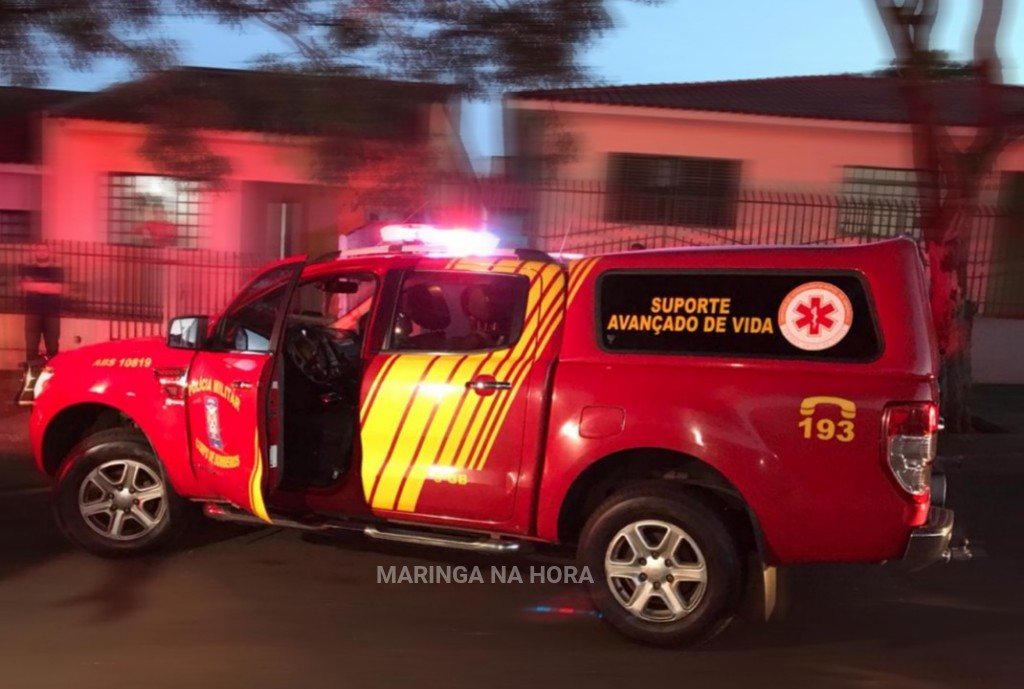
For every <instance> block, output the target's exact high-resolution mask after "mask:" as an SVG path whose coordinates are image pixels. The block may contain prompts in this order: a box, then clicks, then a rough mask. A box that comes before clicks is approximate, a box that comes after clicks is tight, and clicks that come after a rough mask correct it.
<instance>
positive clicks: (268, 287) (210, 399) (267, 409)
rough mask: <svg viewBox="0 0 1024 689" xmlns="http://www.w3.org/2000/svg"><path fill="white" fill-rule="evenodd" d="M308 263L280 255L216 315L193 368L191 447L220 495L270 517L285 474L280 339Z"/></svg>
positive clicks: (211, 487)
mask: <svg viewBox="0 0 1024 689" xmlns="http://www.w3.org/2000/svg"><path fill="white" fill-rule="evenodd" d="M303 265H304V263H303V261H302V260H301V259H294V260H289V261H287V262H284V263H278V264H275V265H274V266H272V267H271V268H268V269H267V270H266V271H265V272H263V273H261V274H260V275H258V276H257V277H256V278H255V279H254V280H252V281H251V282H250V283H249V284H248V285H247V286H246V287H245V288H244V289H243V290H242V292H241V293H240V294H239V295H238V297H237V298H236V299H235V301H234V302H233V303H232V304H231V306H229V307H228V308H227V310H225V312H224V314H223V315H222V316H221V317H220V319H219V320H218V321H217V324H216V327H215V329H214V332H213V335H212V336H211V338H210V341H209V342H208V343H207V345H206V346H205V347H204V348H203V351H201V352H199V353H198V354H197V355H196V358H195V359H194V360H193V362H192V366H191V368H190V369H189V376H188V398H187V402H186V406H187V410H188V422H189V440H190V452H191V457H192V466H193V467H194V469H195V471H196V475H197V476H198V477H199V479H200V480H201V481H202V483H203V484H204V485H205V486H206V487H207V489H208V490H209V491H210V493H211V494H212V496H213V497H216V498H221V499H223V500H226V501H228V502H230V503H231V504H233V505H235V506H236V507H239V508H241V509H244V510H247V511H249V512H251V513H252V514H254V515H256V516H258V517H260V518H261V519H264V520H267V521H269V517H268V515H267V509H266V505H265V501H264V496H265V494H267V493H269V492H270V491H272V490H273V489H274V488H275V487H276V486H277V483H278V482H279V477H280V473H281V466H280V459H281V453H280V445H279V443H280V436H281V434H280V424H281V416H280V414H281V410H280V408H279V406H278V399H279V397H280V396H279V394H278V386H277V380H276V375H275V370H276V359H277V352H278V349H279V347H278V343H279V342H280V340H281V336H282V330H283V327H284V326H283V324H284V317H285V313H286V311H287V307H288V303H289V300H290V299H291V294H292V292H293V291H294V289H295V285H296V283H297V279H298V276H299V274H300V273H301V271H302V267H303Z"/></svg>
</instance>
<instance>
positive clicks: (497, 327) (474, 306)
mask: <svg viewBox="0 0 1024 689" xmlns="http://www.w3.org/2000/svg"><path fill="white" fill-rule="evenodd" d="M460 301H461V304H462V312H463V313H464V314H465V315H466V318H467V319H468V320H469V323H470V327H471V331H470V332H469V333H467V334H466V335H464V336H462V337H459V338H454V339H455V340H456V341H455V342H453V343H452V344H453V345H454V348H456V349H459V350H472V349H491V348H493V347H500V346H502V345H504V344H506V342H505V341H504V340H505V329H504V328H503V327H502V323H503V322H505V319H506V318H507V317H508V312H507V309H505V308H504V305H503V304H502V303H501V301H500V300H499V299H498V295H497V294H495V290H494V289H493V288H492V287H490V286H489V285H470V286H469V287H467V288H466V289H465V290H463V291H462V295H461V298H460Z"/></svg>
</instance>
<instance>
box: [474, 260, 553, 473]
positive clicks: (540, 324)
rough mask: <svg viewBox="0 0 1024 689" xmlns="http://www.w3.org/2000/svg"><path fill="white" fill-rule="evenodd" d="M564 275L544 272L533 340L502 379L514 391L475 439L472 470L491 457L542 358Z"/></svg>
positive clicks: (536, 292)
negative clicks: (542, 346)
mask: <svg viewBox="0 0 1024 689" xmlns="http://www.w3.org/2000/svg"><path fill="white" fill-rule="evenodd" d="M560 273H561V270H560V269H559V268H558V267H557V266H548V267H546V268H544V269H542V270H541V271H540V273H539V279H537V280H536V281H535V282H534V286H533V290H532V291H533V294H532V295H531V300H530V302H531V305H532V304H535V303H538V302H540V301H541V299H542V298H543V303H540V304H538V306H539V308H538V311H537V313H536V314H535V316H534V318H533V319H532V321H533V322H532V323H531V324H530V337H529V339H528V340H527V339H526V338H524V339H523V342H524V344H525V346H524V347H523V349H522V350H521V351H520V352H517V356H515V357H513V358H510V360H509V361H508V362H507V365H506V366H505V367H503V369H502V374H501V379H502V380H508V381H509V382H511V383H512V388H511V389H510V390H509V391H508V392H507V393H501V395H500V396H499V398H498V399H496V400H495V402H494V408H493V412H491V416H490V418H488V419H485V421H484V426H485V427H483V428H482V435H480V436H477V437H476V438H475V439H474V445H473V450H472V455H471V457H470V459H469V461H468V462H467V466H468V467H469V468H470V469H477V468H478V467H479V465H480V463H481V461H482V458H483V457H484V456H486V455H487V454H489V452H490V448H491V447H492V446H493V444H494V439H495V438H496V437H497V436H498V431H499V430H500V428H501V427H502V425H503V424H504V422H505V417H506V416H507V414H508V410H509V409H510V408H511V405H512V404H513V402H514V400H515V399H516V398H517V396H518V395H519V392H520V389H521V387H522V384H523V382H524V381H525V380H526V378H527V377H528V375H529V371H530V370H531V369H532V366H533V362H534V361H535V360H536V359H537V357H538V356H539V353H540V351H541V350H540V349H539V348H538V344H539V342H538V337H539V335H540V333H542V332H543V328H544V325H545V323H546V322H547V320H548V318H549V316H548V315H545V314H548V313H549V312H548V310H547V309H548V307H549V306H550V304H551V298H552V296H553V295H554V294H557V293H558V292H559V291H560V290H559V288H558V287H557V285H553V283H552V280H555V279H556V278H558V277H559V276H560ZM552 285H553V286H552ZM548 286H552V288H551V289H550V290H549V291H548V292H547V296H546V297H543V295H544V292H545V288H547V287H548Z"/></svg>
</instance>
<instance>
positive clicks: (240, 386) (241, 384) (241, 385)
mask: <svg viewBox="0 0 1024 689" xmlns="http://www.w3.org/2000/svg"><path fill="white" fill-rule="evenodd" d="M231 387H233V388H234V389H235V390H248V389H249V388H251V387H252V383H249V382H247V381H244V380H236V381H233V382H232V383H231Z"/></svg>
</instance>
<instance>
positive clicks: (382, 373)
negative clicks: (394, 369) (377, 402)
mask: <svg viewBox="0 0 1024 689" xmlns="http://www.w3.org/2000/svg"><path fill="white" fill-rule="evenodd" d="M391 359H392V357H390V356H389V357H387V358H386V359H385V360H384V362H383V363H382V364H381V366H380V368H379V369H377V377H376V378H374V380H373V383H372V384H371V385H370V390H369V392H368V393H367V394H366V399H365V400H363V407H362V409H360V410H359V424H360V426H361V425H362V424H364V423H366V415H367V414H369V413H370V401H371V400H373V399H374V397H375V396H376V394H377V389H378V388H379V387H380V384H381V383H383V382H384V378H386V377H387V374H388V367H389V364H390V363H391Z"/></svg>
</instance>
